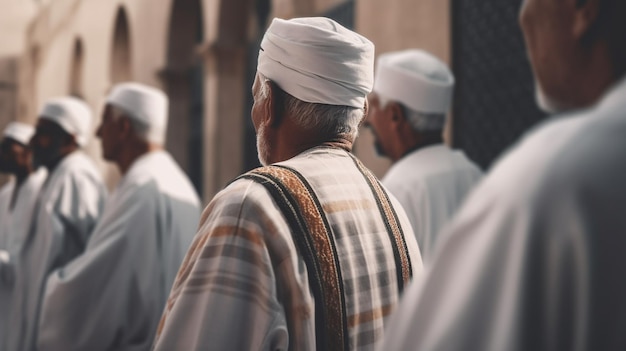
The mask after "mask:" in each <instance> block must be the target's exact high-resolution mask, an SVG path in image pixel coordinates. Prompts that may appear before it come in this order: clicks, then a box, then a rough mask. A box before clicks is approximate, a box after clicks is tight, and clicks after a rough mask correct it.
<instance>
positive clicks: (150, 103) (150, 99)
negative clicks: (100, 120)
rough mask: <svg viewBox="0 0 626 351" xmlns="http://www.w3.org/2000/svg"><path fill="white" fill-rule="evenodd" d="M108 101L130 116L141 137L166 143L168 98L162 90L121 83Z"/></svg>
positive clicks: (158, 142) (154, 142) (155, 142)
mask: <svg viewBox="0 0 626 351" xmlns="http://www.w3.org/2000/svg"><path fill="white" fill-rule="evenodd" d="M106 102H107V104H110V105H112V106H113V107H115V108H117V109H119V110H121V111H122V112H123V114H124V115H125V116H127V117H128V119H129V121H130V123H131V125H132V126H133V129H134V132H135V133H136V134H137V136H138V137H139V138H141V139H143V140H145V141H147V142H150V143H153V144H157V145H163V144H164V143H165V135H166V131H167V114H168V99H167V96H166V95H165V94H164V93H163V92H162V91H160V90H158V89H156V88H152V87H149V86H147V85H143V84H139V83H120V84H117V85H116V86H114V87H113V89H112V90H111V93H110V94H109V96H108V97H107V100H106Z"/></svg>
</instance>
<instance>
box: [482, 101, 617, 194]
mask: <svg viewBox="0 0 626 351" xmlns="http://www.w3.org/2000/svg"><path fill="white" fill-rule="evenodd" d="M624 129H626V115H625V116H624V117H623V118H607V116H604V115H601V114H599V113H597V112H596V111H594V110H588V111H582V112H579V113H575V114H568V115H563V116H557V117H554V118H552V119H550V120H548V121H546V122H544V123H542V124H541V125H539V126H537V127H536V128H534V130H532V131H531V132H529V133H528V134H527V135H526V136H524V137H523V139H522V140H521V141H520V142H519V143H518V145H517V146H515V147H513V148H512V149H511V150H510V151H508V152H507V153H506V154H505V155H504V156H503V157H502V158H501V159H500V160H499V161H498V162H497V163H496V165H495V166H494V167H493V169H492V170H491V172H490V173H489V175H488V177H487V179H486V181H485V182H484V185H485V186H487V187H489V188H496V189H499V190H500V194H501V196H500V197H501V198H509V199H511V201H514V202H518V203H519V202H520V201H523V200H524V199H526V200H529V201H531V203H530V204H532V202H536V201H549V199H550V198H554V195H555V194H557V193H556V192H557V191H558V192H560V193H565V192H571V191H575V190H576V189H578V188H579V187H580V186H581V185H583V184H584V183H590V182H591V183H596V182H597V181H598V179H600V178H599V176H601V175H602V174H604V173H606V172H625V171H626V167H624V166H621V164H623V163H621V164H620V163H619V159H620V157H622V156H620V155H624V154H625V153H626V138H623V136H620V132H619V131H620V130H624ZM479 192H480V191H477V193H479ZM513 194H518V195H520V196H514V195H513Z"/></svg>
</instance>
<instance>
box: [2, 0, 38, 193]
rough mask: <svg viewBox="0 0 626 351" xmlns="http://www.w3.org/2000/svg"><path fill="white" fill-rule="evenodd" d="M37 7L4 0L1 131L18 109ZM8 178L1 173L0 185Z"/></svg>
mask: <svg viewBox="0 0 626 351" xmlns="http://www.w3.org/2000/svg"><path fill="white" fill-rule="evenodd" d="M36 11H37V6H36V4H35V2H34V1H24V0H0V135H1V132H2V131H4V128H5V127H6V125H7V124H8V123H9V122H10V121H13V120H22V118H21V116H20V115H19V113H18V111H19V109H18V89H19V83H20V81H19V71H20V56H21V55H22V53H23V52H24V48H25V46H26V45H25V44H26V40H25V38H26V36H25V32H26V28H27V26H28V23H29V22H30V20H31V19H32V18H33V16H34V15H35V13H36ZM6 180H7V176H6V175H1V174H0V186H1V185H2V184H4V183H5V182H6Z"/></svg>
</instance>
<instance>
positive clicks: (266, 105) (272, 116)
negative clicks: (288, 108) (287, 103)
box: [263, 80, 284, 127]
mask: <svg viewBox="0 0 626 351" xmlns="http://www.w3.org/2000/svg"><path fill="white" fill-rule="evenodd" d="M263 84H267V85H268V94H267V98H266V99H265V101H264V102H263V112H264V113H263V118H264V122H265V123H266V126H268V127H278V126H279V125H280V123H281V121H282V119H283V101H284V97H283V95H282V94H281V91H280V88H279V87H278V85H276V83H274V82H273V81H271V80H266V81H265V82H263Z"/></svg>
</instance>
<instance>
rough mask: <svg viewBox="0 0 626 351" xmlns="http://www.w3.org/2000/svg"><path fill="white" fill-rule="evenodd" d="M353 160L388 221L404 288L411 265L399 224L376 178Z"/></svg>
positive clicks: (409, 276)
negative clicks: (369, 185) (396, 249)
mask: <svg viewBox="0 0 626 351" xmlns="http://www.w3.org/2000/svg"><path fill="white" fill-rule="evenodd" d="M353 160H354V162H355V164H356V165H357V167H358V168H359V169H360V171H361V173H363V174H364V175H365V176H366V177H367V178H368V179H369V183H370V184H371V185H372V188H373V190H374V192H375V193H376V196H377V197H378V198H379V199H380V202H381V204H382V208H383V211H384V216H385V219H386V220H387V221H388V223H389V226H390V227H391V231H392V234H393V237H394V239H395V245H396V247H397V248H398V254H399V255H400V263H401V267H400V269H402V279H403V280H404V285H405V286H406V284H408V283H409V281H410V280H411V263H410V262H409V258H408V253H407V250H406V245H405V243H404V238H403V237H402V233H401V232H400V223H398V222H397V221H396V216H395V213H394V210H393V208H392V207H391V204H390V203H389V199H388V198H387V194H386V193H385V191H384V190H383V189H382V188H381V186H380V183H379V182H378V179H376V177H375V176H374V175H373V174H372V173H371V172H370V171H369V170H368V169H367V168H365V166H364V165H363V164H362V163H361V161H359V160H358V159H356V158H353Z"/></svg>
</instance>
